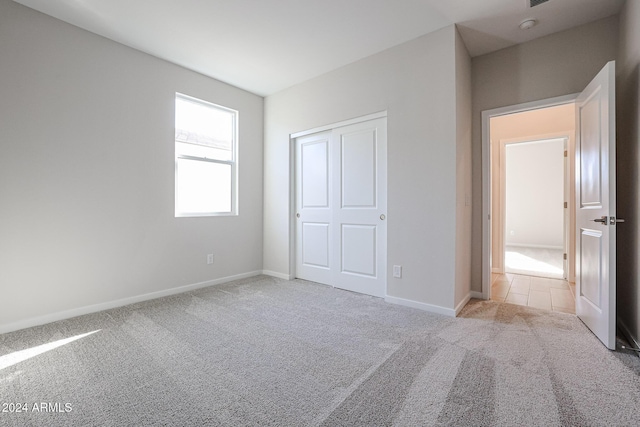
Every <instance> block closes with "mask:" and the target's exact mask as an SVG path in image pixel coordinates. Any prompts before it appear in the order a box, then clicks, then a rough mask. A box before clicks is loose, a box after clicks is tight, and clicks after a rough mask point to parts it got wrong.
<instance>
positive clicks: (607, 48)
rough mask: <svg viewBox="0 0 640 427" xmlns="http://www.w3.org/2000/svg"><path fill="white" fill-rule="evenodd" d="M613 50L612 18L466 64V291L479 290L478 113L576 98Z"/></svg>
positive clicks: (615, 36) (615, 39)
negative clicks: (469, 205)
mask: <svg viewBox="0 0 640 427" xmlns="http://www.w3.org/2000/svg"><path fill="white" fill-rule="evenodd" d="M617 46H618V17H617V16H614V17H610V18H606V19H603V20H600V21H596V22H593V23H590V24H586V25H583V26H580V27H576V28H573V29H571V30H567V31H563V32H560V33H556V34H552V35H549V36H546V37H542V38H540V39H536V40H533V41H530V42H527V43H523V44H520V45H517V46H513V47H510V48H507V49H503V50H500V51H497V52H494V53H490V54H487V55H483V56H479V57H476V58H473V59H472V61H471V65H472V79H473V80H472V81H473V95H472V99H473V134H472V143H473V241H472V256H473V257H472V278H473V283H472V290H474V291H478V292H480V291H481V290H482V227H483V225H484V224H483V221H482V125H481V114H482V111H484V110H490V109H494V108H498V107H504V106H509V105H515V104H521V103H524V102H529V101H535V100H540V99H546V98H552V97H556V96H561V95H568V94H572V93H577V92H580V91H582V90H583V89H584V88H585V87H586V86H587V84H588V83H589V82H590V81H591V79H593V77H595V75H596V74H597V73H598V71H600V69H601V68H602V67H603V66H604V65H605V64H606V63H607V62H608V61H610V60H613V59H616V53H617Z"/></svg>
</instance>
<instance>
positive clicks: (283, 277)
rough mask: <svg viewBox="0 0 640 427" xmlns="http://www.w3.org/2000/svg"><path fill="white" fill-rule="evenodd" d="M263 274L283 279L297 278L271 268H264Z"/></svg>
mask: <svg viewBox="0 0 640 427" xmlns="http://www.w3.org/2000/svg"><path fill="white" fill-rule="evenodd" d="M262 274H264V275H265V276H271V277H276V278H278V279H283V280H293V279H295V277H291V275H290V274H284V273H278V272H275V271H271V270H262Z"/></svg>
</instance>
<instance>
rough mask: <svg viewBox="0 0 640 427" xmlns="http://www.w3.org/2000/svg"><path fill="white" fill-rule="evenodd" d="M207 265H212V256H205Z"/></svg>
mask: <svg viewBox="0 0 640 427" xmlns="http://www.w3.org/2000/svg"><path fill="white" fill-rule="evenodd" d="M207 264H213V254H208V255H207Z"/></svg>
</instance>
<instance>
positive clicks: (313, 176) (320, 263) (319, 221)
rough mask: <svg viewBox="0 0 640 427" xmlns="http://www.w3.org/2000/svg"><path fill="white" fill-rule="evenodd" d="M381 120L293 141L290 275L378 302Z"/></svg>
mask: <svg viewBox="0 0 640 427" xmlns="http://www.w3.org/2000/svg"><path fill="white" fill-rule="evenodd" d="M386 135H387V131H386V119H385V118H381V119H376V120H370V121H366V122H361V123H356V124H352V125H348V126H343V127H338V128H335V129H333V130H331V131H327V132H321V133H317V134H313V135H308V136H304V137H300V138H297V139H296V142H295V146H296V276H297V277H299V278H302V279H306V280H312V281H315V282H319V283H324V284H327V285H331V286H335V287H338V288H342V289H347V290H350V291H354V292H359V293H365V294H369V295H374V296H379V297H384V296H385V295H386V241H387V226H386V224H387V221H386V207H387V170H386V165H387V160H386V152H387V140H386V138H387V136H386Z"/></svg>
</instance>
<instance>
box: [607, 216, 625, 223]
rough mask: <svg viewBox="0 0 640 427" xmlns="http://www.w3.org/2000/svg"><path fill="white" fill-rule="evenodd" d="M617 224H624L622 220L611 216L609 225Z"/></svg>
mask: <svg viewBox="0 0 640 427" xmlns="http://www.w3.org/2000/svg"><path fill="white" fill-rule="evenodd" d="M619 222H624V219H622V218H616V217H615V216H612V217H611V222H609V224H611V225H616V224H618V223H619Z"/></svg>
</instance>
